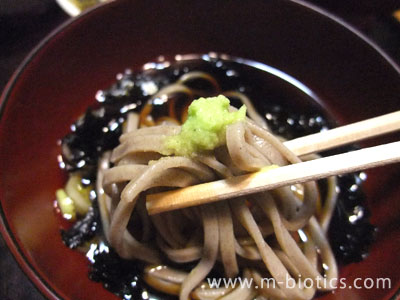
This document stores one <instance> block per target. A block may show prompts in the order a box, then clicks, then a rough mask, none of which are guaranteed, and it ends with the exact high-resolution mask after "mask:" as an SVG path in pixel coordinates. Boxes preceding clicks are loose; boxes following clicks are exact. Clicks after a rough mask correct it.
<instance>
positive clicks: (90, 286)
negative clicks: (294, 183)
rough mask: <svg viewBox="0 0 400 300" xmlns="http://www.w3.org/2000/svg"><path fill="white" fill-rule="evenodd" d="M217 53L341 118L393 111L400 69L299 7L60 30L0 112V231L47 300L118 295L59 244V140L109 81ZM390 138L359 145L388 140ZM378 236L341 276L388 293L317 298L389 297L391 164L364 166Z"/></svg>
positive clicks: (172, 12) (156, 10)
mask: <svg viewBox="0 0 400 300" xmlns="http://www.w3.org/2000/svg"><path fill="white" fill-rule="evenodd" d="M210 51H215V52H219V53H227V54H230V55H233V56H237V57H244V58H248V59H252V60H255V61H259V62H263V63H265V64H267V65H270V66H273V67H275V68H276V69H279V70H282V71H283V72H285V73H287V74H289V75H291V76H292V77H294V78H296V79H297V80H299V81H300V82H302V83H303V84H305V85H306V86H307V87H309V88H310V89H311V90H312V91H314V92H315V93H316V94H317V95H318V96H319V98H321V99H322V100H323V102H324V105H326V106H327V107H328V109H329V110H330V112H331V113H332V114H333V116H334V117H335V118H336V119H337V120H338V122H339V123H342V124H344V123H350V122H354V121H358V120H362V119H365V118H369V117H373V116H377V115H381V114H384V113H388V112H391V111H394V110H398V109H399V108H400V70H399V68H398V67H397V66H396V65H395V64H394V63H393V62H392V61H391V60H390V58H388V57H387V56H386V55H385V54H384V53H382V51H381V50H380V49H379V48H378V47H376V46H375V45H374V44H373V43H371V42H370V41H369V40H368V39H366V38H365V37H363V36H362V35H360V34H359V33H358V32H357V31H355V30H354V29H352V28H351V27H349V26H348V25H346V24H344V23H343V22H342V21H340V20H338V19H337V18H335V17H333V16H331V15H330V14H328V13H326V12H324V11H322V10H319V9H317V8H315V7H313V6H311V5H308V4H306V3H303V2H301V1H283V0H270V1H263V0H253V1H249V2H246V3H241V2H238V1H208V0H207V1H194V0H193V1H156V0H148V1H130V0H120V1H114V2H111V3H109V4H107V5H101V6H99V7H97V8H96V9H93V10H89V11H88V12H86V13H84V14H83V15H81V16H79V17H78V18H76V19H72V20H71V21H68V22H67V23H66V24H64V25H62V26H61V27H60V28H58V29H57V30H56V31H55V32H53V33H52V34H51V35H50V36H49V37H48V38H46V39H45V40H44V41H43V42H42V43H41V44H40V45H39V46H38V47H37V48H36V49H35V50H34V51H33V52H32V53H31V54H30V55H29V57H27V59H26V60H25V61H24V63H23V64H22V65H21V66H20V68H19V69H18V70H17V72H16V73H15V74H14V76H13V78H12V79H11V80H10V82H9V84H8V85H7V87H6V89H5V91H4V93H3V95H2V98H1V105H2V106H1V112H0V118H1V119H0V122H1V126H0V145H1V146H0V157H1V164H2V165H1V174H0V219H1V220H0V222H1V223H0V224H1V226H0V228H1V232H2V234H3V236H4V238H5V240H6V242H7V244H8V246H9V247H10V249H11V251H12V252H13V254H14V256H15V257H16V259H17V261H18V263H19V264H20V265H21V267H22V268H23V270H24V271H25V272H26V273H27V274H28V276H29V277H30V278H31V280H32V281H33V282H34V283H35V284H36V286H37V287H38V288H39V289H40V291H41V292H42V293H44V295H45V296H46V297H48V298H49V299H77V300H79V299H87V300H90V299H113V298H115V299H117V298H116V297H115V296H113V295H112V294H111V293H109V292H108V291H106V290H105V289H103V288H102V287H101V285H100V284H97V283H94V282H92V281H90V280H89V279H88V277H87V267H88V262H87V260H86V258H85V257H84V256H83V255H81V254H80V253H78V252H76V251H72V250H70V249H68V248H66V247H65V246H64V245H63V243H62V241H61V238H60V233H59V228H60V224H59V219H58V218H57V216H56V214H55V213H54V210H53V200H54V198H55V196H54V193H55V190H56V189H57V188H59V187H61V186H63V184H64V180H65V177H64V174H63V172H62V171H61V170H60V169H59V167H58V163H57V155H58V154H59V153H60V149H59V146H58V145H57V140H58V139H60V138H61V137H63V136H64V135H65V134H66V133H67V132H69V130H70V129H69V126H70V124H71V123H72V122H73V121H74V120H75V119H77V117H78V116H79V115H80V114H81V113H83V112H84V111H85V109H86V107H87V106H88V105H90V104H91V103H93V102H94V95H95V94H96V91H97V90H99V89H103V88H106V87H108V86H109V85H110V84H111V83H112V82H113V81H114V78H115V74H117V73H118V72H121V71H123V70H124V69H125V68H127V67H129V68H132V69H135V68H136V69H137V68H140V67H141V66H142V65H143V64H144V63H146V62H149V61H153V60H154V59H155V58H156V57H158V56H159V55H165V56H173V55H176V54H187V53H208V52H210ZM398 137H399V136H398V135H391V136H390V137H384V138H379V139H375V140H374V141H370V142H366V143H363V145H372V144H376V143H378V142H380V143H382V142H385V141H389V140H393V138H397V139H398ZM367 173H368V180H367V184H366V193H367V196H368V205H369V207H370V209H371V212H372V218H371V220H372V222H373V223H374V224H375V225H377V226H378V228H379V234H378V236H377V241H376V242H375V243H374V245H373V246H372V248H371V253H370V256H369V257H368V258H367V259H366V260H365V261H363V262H361V263H357V264H351V265H348V266H344V267H342V268H341V269H340V270H341V273H340V274H341V276H343V277H346V278H347V279H348V280H352V279H354V278H358V277H360V278H386V277H387V278H390V279H391V288H390V289H378V288H373V289H360V290H359V289H346V290H337V291H335V293H333V294H332V293H329V294H324V295H322V296H321V299H363V300H368V299H390V298H391V297H392V296H393V295H394V293H395V292H396V291H397V290H398V288H399V284H400V273H399V272H398V270H397V268H398V266H399V264H400V258H399V255H398V253H399V251H400V228H399V218H400V201H399V195H400V186H399V185H398V182H397V178H399V175H400V168H399V166H398V165H392V166H388V167H384V168H378V169H374V170H371V171H368V172H367Z"/></svg>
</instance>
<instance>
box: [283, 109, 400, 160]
mask: <svg viewBox="0 0 400 300" xmlns="http://www.w3.org/2000/svg"><path fill="white" fill-rule="evenodd" d="M399 129H400V111H396V112H393V113H389V114H385V115H382V116H379V117H375V118H371V119H367V120H364V121H360V122H356V123H352V124H349V125H345V126H341V127H337V128H334V129H330V130H327V131H323V132H319V133H315V134H311V135H307V136H304V137H300V138H297V139H293V140H290V141H286V142H285V143H284V144H285V146H286V147H288V148H289V149H290V150H291V151H292V152H294V153H295V154H296V155H298V156H301V155H305V154H311V153H316V152H321V151H324V150H328V149H332V148H335V147H339V146H343V145H346V144H349V143H354V142H359V141H361V140H364V139H367V138H372V137H375V136H378V135H382V134H385V133H390V132H393V131H396V130H399Z"/></svg>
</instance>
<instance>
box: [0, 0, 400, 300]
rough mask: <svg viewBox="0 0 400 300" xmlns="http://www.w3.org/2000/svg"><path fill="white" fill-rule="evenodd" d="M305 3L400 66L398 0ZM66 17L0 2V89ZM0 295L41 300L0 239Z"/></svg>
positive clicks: (38, 6) (53, 9) (15, 1)
mask: <svg viewBox="0 0 400 300" xmlns="http://www.w3.org/2000/svg"><path fill="white" fill-rule="evenodd" d="M308 2H311V3H313V4H316V5H318V6H320V7H322V8H325V9H326V10H328V11H330V12H332V13H334V14H335V15H337V16H339V17H341V18H342V19H344V20H345V21H347V22H348V23H350V24H352V25H353V26H355V27H356V28H357V29H359V30H360V31H362V32H363V33H364V34H365V35H367V36H368V37H370V38H371V39H372V40H373V41H375V42H376V43H377V44H378V45H379V46H380V47H381V48H383V49H384V50H385V51H386V52H387V53H388V54H389V55H390V56H391V57H392V58H393V59H394V60H395V61H396V62H397V63H398V64H400V22H399V21H398V20H397V19H396V18H395V17H394V13H395V11H396V10H400V0H308ZM399 15H400V11H399ZM67 19H69V16H68V15H67V14H66V13H64V12H63V11H62V10H61V9H60V8H59V7H58V5H57V4H56V2H55V0H0V91H2V90H3V88H4V86H5V85H6V84H7V81H8V80H9V78H10V77H11V75H12V73H13V72H14V71H15V69H16V68H17V67H18V65H19V64H20V63H21V62H22V60H23V59H24V57H25V56H26V55H27V54H28V53H29V52H30V51H31V50H32V49H33V48H34V47H35V45H36V44H37V43H38V42H39V41H40V40H41V39H42V38H44V37H45V36H46V35H47V34H49V33H50V32H51V31H52V30H54V29H55V28H56V27H57V26H58V25H59V24H61V23H63V22H64V21H65V20H67ZM399 19H400V16H399ZM366 63H368V62H366ZM0 299H1V300H11V299H13V300H21V299H30V300H44V297H43V296H42V295H41V294H40V293H39V292H38V291H37V290H36V288H35V287H34V286H33V285H32V283H30V281H29V280H28V279H27V277H26V276H25V275H24V273H23V272H22V271H21V270H20V269H19V267H18V265H17V263H16V262H15V260H14V258H13V257H12V255H11V254H10V252H9V250H8V249H7V247H6V246H5V244H4V241H3V239H2V238H1V237H0Z"/></svg>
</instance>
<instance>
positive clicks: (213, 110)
mask: <svg viewBox="0 0 400 300" xmlns="http://www.w3.org/2000/svg"><path fill="white" fill-rule="evenodd" d="M229 105H230V102H229V99H228V98H226V97H225V96H222V95H220V96H218V97H210V98H199V99H197V100H195V101H193V102H192V104H191V105H190V106H189V110H188V118H187V120H186V122H185V123H184V124H183V125H182V129H181V132H180V133H179V134H178V135H175V136H171V137H168V138H167V139H166V140H165V142H164V148H165V154H166V155H173V154H174V155H179V156H193V155H194V154H195V153H198V152H204V151H208V150H214V149H215V148H217V147H219V146H222V145H223V144H224V143H225V142H226V137H225V133H226V126H227V125H229V124H233V123H236V122H239V121H243V120H245V118H246V106H245V105H243V106H242V107H241V108H240V109H239V110H238V111H234V112H230V111H229Z"/></svg>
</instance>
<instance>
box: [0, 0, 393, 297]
mask: <svg viewBox="0 0 400 300" xmlns="http://www.w3.org/2000/svg"><path fill="white" fill-rule="evenodd" d="M120 1H121V2H122V0H120ZM289 1H290V2H292V3H295V4H297V5H300V6H302V7H303V8H306V9H309V10H311V11H312V12H314V13H317V14H319V15H322V16H323V17H325V18H326V19H327V20H328V21H331V22H333V23H336V24H337V25H339V26H341V27H344V28H345V29H347V30H349V31H350V32H352V33H353V34H354V36H355V38H358V39H360V40H361V41H362V42H365V43H366V44H368V45H369V46H370V47H371V48H373V50H374V51H376V52H378V53H379V54H380V56H381V57H383V58H384V59H385V60H386V62H387V63H388V65H389V66H390V67H392V68H393V69H394V70H395V71H396V72H397V73H398V74H399V75H400V67H399V66H398V65H397V64H396V63H395V62H394V61H393V59H392V58H391V57H389V56H388V55H387V54H386V53H385V52H384V51H383V50H382V49H381V48H380V47H379V46H378V45H377V44H375V42H373V41H372V40H370V39H369V38H368V37H366V36H365V35H364V34H363V33H361V32H360V31H358V30H357V29H355V28H354V27H353V26H351V25H350V24H348V23H347V22H345V21H344V20H342V19H341V18H339V17H337V16H335V15H333V14H331V13H329V12H327V11H326V10H324V9H321V8H319V7H317V6H315V5H313V4H310V3H306V2H303V1H301V0H289ZM117 2H118V1H116V0H111V1H110V2H107V3H102V4H99V5H97V6H95V7H93V8H91V9H89V10H87V11H85V12H84V13H82V14H81V15H79V16H78V17H74V18H71V19H68V20H67V21H65V22H64V23H63V24H61V25H60V26H58V27H57V28H56V29H54V30H53V31H52V32H51V33H50V34H49V35H47V37H45V38H44V39H43V40H42V41H41V42H40V43H39V44H38V45H37V46H36V47H35V48H34V49H33V50H32V51H31V52H30V53H29V54H28V56H27V57H26V58H25V59H24V60H23V62H22V63H21V64H20V65H19V67H18V68H17V70H16V71H15V72H14V74H13V75H12V77H11V79H10V80H9V82H8V83H7V85H6V87H5V88H4V91H3V93H2V95H1V97H0V120H1V118H2V115H3V112H4V109H5V106H6V105H7V102H8V98H9V96H10V94H11V92H12V90H13V88H14V86H15V84H16V83H17V82H18V79H19V78H20V77H21V75H22V74H23V73H24V71H25V70H26V68H27V66H29V64H30V62H31V61H32V60H33V59H34V58H35V57H36V56H37V55H38V54H39V53H40V52H41V51H43V50H44V49H45V48H46V47H47V46H48V44H49V42H50V41H52V40H53V39H55V38H56V37H57V36H58V35H60V34H61V33H62V32H63V31H65V30H68V28H69V26H70V25H71V24H73V23H75V22H79V21H81V20H83V19H85V18H90V16H91V15H93V14H96V13H99V12H100V11H101V10H104V9H108V7H109V6H110V5H117ZM0 233H1V235H2V236H3V238H4V240H5V242H6V244H7V246H8V248H9V249H10V251H11V253H12V254H13V256H14V258H15V260H16V261H17V262H18V264H19V266H20V267H21V268H22V270H23V271H24V272H25V274H26V275H27V276H28V277H29V279H30V280H31V281H32V282H33V283H34V285H35V286H36V287H37V288H38V290H39V291H40V292H41V293H42V294H43V295H44V296H45V297H47V298H48V299H52V300H60V299H62V298H61V297H60V296H59V295H58V293H57V291H56V290H55V289H54V288H52V287H51V283H50V282H46V281H45V280H44V279H43V278H42V277H41V276H40V275H39V273H38V272H37V270H35V268H34V267H33V265H32V263H31V262H30V260H29V259H28V258H27V257H26V256H25V255H24V253H23V250H22V248H23V247H22V245H19V244H18V241H17V239H16V237H15V236H14V234H13V232H12V230H11V228H10V227H9V225H8V223H7V221H6V214H5V212H4V210H3V207H2V205H1V200H0ZM394 293H395V294H394V295H393V296H392V298H391V299H392V300H394V299H396V298H397V297H398V296H400V290H398V291H395V292H394Z"/></svg>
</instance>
